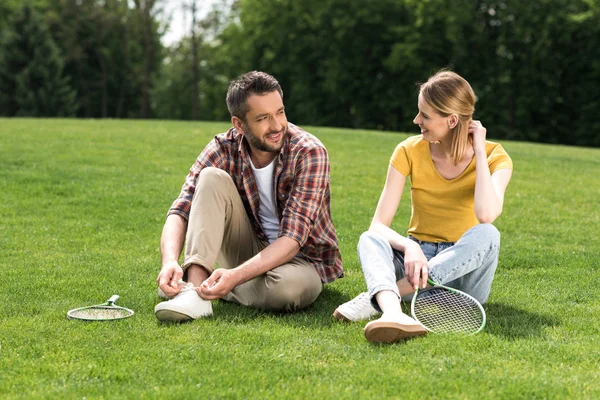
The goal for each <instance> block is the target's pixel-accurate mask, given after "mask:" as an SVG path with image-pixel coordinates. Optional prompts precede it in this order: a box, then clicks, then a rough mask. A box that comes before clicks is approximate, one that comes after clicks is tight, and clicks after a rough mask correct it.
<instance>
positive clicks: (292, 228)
mask: <svg viewBox="0 0 600 400" xmlns="http://www.w3.org/2000/svg"><path fill="white" fill-rule="evenodd" d="M288 130H289V135H288V136H287V137H286V139H285V142H284V144H283V147H282V149H281V151H280V152H279V154H278V156H277V158H276V161H275V162H276V164H275V173H274V176H273V179H274V182H275V183H276V186H275V187H276V193H275V197H276V200H277V214H278V217H279V220H280V225H279V236H287V237H289V238H292V239H294V240H295V241H297V242H298V244H299V245H300V256H302V257H304V258H306V259H307V260H309V261H310V262H312V264H313V265H314V267H315V269H316V270H317V272H318V273H319V276H320V277H321V280H322V281H323V282H324V283H330V282H333V281H334V280H336V279H337V278H340V277H342V276H343V275H344V270H343V268H342V258H341V256H340V251H339V248H338V243H337V236H336V233H335V228H334V226H333V221H332V220H331V212H330V208H329V205H330V193H329V158H328V156H327V150H326V149H325V147H324V146H323V144H322V143H321V142H320V141H319V139H317V138H316V137H314V136H313V135H311V134H310V133H308V132H305V131H304V130H302V129H301V128H299V127H297V126H295V125H293V124H291V123H288ZM244 143H246V140H245V139H244V137H243V135H241V134H239V133H238V132H237V131H236V130H235V128H231V129H229V131H227V132H226V133H222V134H220V135H217V136H215V137H214V139H213V140H212V141H211V142H210V143H209V144H208V145H207V146H206V147H205V148H204V150H203V151H202V153H201V154H200V155H199V156H198V159H197V160H196V162H195V163H194V165H193V166H192V168H191V169H190V173H189V175H188V176H187V178H186V180H185V183H184V184H183V187H182V188H181V193H180V194H179V197H178V198H177V199H176V200H175V202H174V203H173V205H172V206H171V208H170V209H169V215H171V214H177V215H180V216H181V217H183V218H185V219H186V220H187V219H188V218H189V213H190V207H191V205H192V198H193V197H194V191H195V189H196V181H197V179H198V175H199V174H200V171H201V170H202V169H203V168H205V167H216V168H219V169H222V170H224V171H226V172H227V173H228V174H229V175H230V176H231V178H232V179H233V182H234V183H235V185H236V187H237V189H238V192H239V193H240V197H241V199H242V202H243V203H244V207H245V208H246V213H247V214H248V216H249V218H250V221H251V223H252V226H253V227H254V231H255V232H256V233H257V234H258V236H259V238H261V239H262V240H264V241H267V237H266V235H265V233H264V231H263V228H262V225H261V224H260V222H259V221H260V219H259V217H258V209H259V206H260V197H259V194H258V187H257V186H256V181H255V179H254V174H253V173H252V167H251V166H250V161H249V160H250V154H249V153H248V148H247V144H244Z"/></svg>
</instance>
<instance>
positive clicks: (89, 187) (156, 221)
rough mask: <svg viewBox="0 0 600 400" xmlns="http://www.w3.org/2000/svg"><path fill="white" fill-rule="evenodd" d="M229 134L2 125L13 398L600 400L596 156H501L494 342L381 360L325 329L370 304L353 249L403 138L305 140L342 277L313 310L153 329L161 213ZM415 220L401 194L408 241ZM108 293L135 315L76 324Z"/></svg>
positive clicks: (1, 232) (5, 294)
mask: <svg viewBox="0 0 600 400" xmlns="http://www.w3.org/2000/svg"><path fill="white" fill-rule="evenodd" d="M227 127H228V125H227V124H222V123H188V122H161V121H151V122H150V121H105V120H102V121H78V120H28V119H21V120H19V119H14V120H7V119H0V274H1V275H0V278H1V279H0V371H1V372H0V376H1V379H0V398H2V399H17V398H28V399H30V398H61V399H62V398H65V399H71V398H94V399H98V398H107V399H108V398H110V399H115V398H130V399H137V398H160V399H165V398H243V399H257V398H273V399H278V398H297V399H306V398H335V399H337V398H341V399H345V398H348V399H355V398H379V399H382V398H396V399H413V398H414V399H416V398H455V399H480V398H509V399H514V398H522V399H533V398H553V399H563V398H577V399H581V398H588V399H593V398H600V372H599V368H598V360H599V359H600V350H599V347H598V342H599V341H600V318H599V315H600V291H599V289H598V286H599V285H598V281H599V278H598V266H599V263H600V262H599V258H600V241H598V229H599V228H598V227H599V226H600V210H599V204H600V203H599V200H598V199H599V198H600V178H599V177H600V150H599V149H587V148H575V147H561V146H547V145H539V144H530V143H516V142H503V145H504V146H505V148H506V149H507V151H508V152H509V153H510V155H511V156H512V158H513V161H514V166H515V170H514V173H513V179H512V182H511V184H510V185H509V188H508V190H507V193H506V201H505V208H504V213H503V215H502V216H501V217H500V218H499V219H498V220H497V222H496V226H497V227H498V228H499V229H500V231H501V232H502V234H503V237H502V241H503V245H502V250H501V256H500V257H501V259H500V265H499V268H498V272H497V275H496V280H495V282H494V286H493V288H492V295H491V297H490V300H489V302H488V304H487V305H486V310H487V313H488V325H487V327H486V329H485V331H484V332H483V333H481V334H479V335H476V336H473V337H467V338H461V337H451V336H435V335H429V336H427V337H425V338H420V339H417V340H412V341H409V342H407V343H400V344H395V345H387V346H381V345H372V344H369V343H367V342H366V341H365V339H364V337H363V333H362V328H363V326H364V322H362V323H360V322H357V323H350V324H344V323H339V322H337V321H334V320H333V319H332V317H331V313H332V311H333V310H334V309H335V307H336V306H337V305H338V304H340V303H342V302H344V301H347V300H349V299H350V298H352V297H354V296H355V295H356V294H358V293H359V292H361V291H362V290H364V288H365V284H364V280H363V277H362V272H361V270H360V265H359V264H358V261H357V256H356V251H355V248H356V243H357V240H358V237H359V235H360V233H362V232H363V231H364V230H366V229H367V227H368V225H369V222H370V219H371V217H372V214H373V211H374V209H375V205H376V203H377V199H378V197H379V193H380V191H381V188H382V185H383V182H384V178H385V172H386V170H387V163H388V160H389V157H390V155H391V153H392V151H393V149H394V147H395V146H396V144H397V143H399V142H400V141H401V140H402V139H403V138H405V137H406V136H407V135H405V134H397V133H384V132H366V131H351V130H342V129H333V128H308V127H307V129H308V130H309V131H310V132H312V133H314V134H316V135H317V136H319V137H320V138H321V140H322V141H323V143H324V144H325V145H326V146H327V148H328V149H329V153H330V158H331V164H332V199H333V201H332V213H333V219H334V222H335V224H336V227H337V232H338V236H339V241H340V246H341V250H342V255H343V257H344V266H345V270H346V277H345V278H344V279H340V280H338V281H336V282H334V283H333V284H331V285H327V286H326V288H325V290H324V292H323V294H322V295H321V296H320V297H319V299H318V300H317V302H316V303H315V304H314V305H313V306H311V307H310V308H308V309H306V310H304V311H302V312H299V313H296V314H273V313H263V312H259V311H256V310H253V309H249V308H244V307H240V306H236V305H233V304H227V303H224V302H215V303H214V313H215V316H214V317H212V318H209V319H205V320H199V321H195V322H193V323H188V324H182V325H161V324H159V323H158V322H157V320H156V319H155V317H154V315H153V308H154V305H155V304H157V303H158V301H159V299H158V298H157V297H156V289H155V287H156V285H155V283H154V281H155V278H156V274H157V272H158V269H159V236H160V232H161V229H162V224H163V222H164V217H165V214H166V211H167V209H168V207H169V206H170V204H171V202H172V200H173V199H174V198H175V197H176V196H177V194H178V192H179V188H180V187H181V184H182V183H183V179H184V177H185V175H186V174H187V171H188V169H189V167H190V166H191V164H192V163H193V162H194V160H195V158H196V156H197V155H198V153H199V152H200V151H201V149H202V148H203V147H204V145H205V144H206V143H207V141H208V140H209V139H210V138H211V137H212V136H213V135H214V134H216V133H219V132H222V131H224V130H226V129H227ZM491 136H492V137H493V133H492V134H491ZM409 216H410V204H409V201H408V192H405V197H404V201H403V202H402V203H401V207H400V209H399V211H398V215H397V217H396V219H395V221H394V227H395V229H397V230H398V231H400V232H405V231H406V227H407V224H408V219H409ZM115 293H117V294H119V295H120V296H121V300H120V301H119V303H118V304H120V305H123V306H126V307H129V308H132V309H133V310H135V311H136V314H135V316H134V317H132V318H130V319H127V320H123V321H117V322H105V323H84V322H79V321H70V320H67V318H66V312H67V310H69V309H71V308H75V307H79V306H83V305H88V304H94V303H98V302H103V301H105V300H106V299H107V298H108V297H110V296H111V295H112V294H115Z"/></svg>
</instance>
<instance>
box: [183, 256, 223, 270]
mask: <svg viewBox="0 0 600 400" xmlns="http://www.w3.org/2000/svg"><path fill="white" fill-rule="evenodd" d="M190 265H200V266H201V267H202V268H204V269H205V270H206V271H208V273H209V274H212V273H213V271H214V270H215V266H214V264H211V263H209V262H208V261H207V260H206V259H204V258H202V257H200V256H191V257H190V258H188V259H187V260H185V262H184V263H183V264H181V268H182V269H183V272H184V273H185V271H186V270H187V269H188V268H189V267H190Z"/></svg>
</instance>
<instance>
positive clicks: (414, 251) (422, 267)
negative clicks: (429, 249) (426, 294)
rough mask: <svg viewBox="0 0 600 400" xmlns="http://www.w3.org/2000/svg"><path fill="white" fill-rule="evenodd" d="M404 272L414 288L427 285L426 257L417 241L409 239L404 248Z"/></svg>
mask: <svg viewBox="0 0 600 400" xmlns="http://www.w3.org/2000/svg"><path fill="white" fill-rule="evenodd" d="M404 273H405V274H406V279H407V280H408V283H410V285H411V287H413V288H414V289H415V290H417V289H418V288H419V284H420V285H421V288H425V287H426V286H427V277H428V276H429V269H428V267H427V257H425V254H423V250H421V246H419V244H418V243H416V242H413V241H412V240H409V241H408V243H407V244H406V247H405V250H404Z"/></svg>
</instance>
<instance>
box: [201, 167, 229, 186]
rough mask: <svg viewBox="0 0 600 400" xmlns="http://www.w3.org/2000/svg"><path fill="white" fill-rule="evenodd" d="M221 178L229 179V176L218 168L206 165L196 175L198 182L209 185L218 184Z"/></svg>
mask: <svg viewBox="0 0 600 400" xmlns="http://www.w3.org/2000/svg"><path fill="white" fill-rule="evenodd" d="M223 180H231V176H229V174H228V173H227V172H225V171H223V170H222V169H220V168H215V167H206V168H203V169H202V171H200V174H199V175H198V184H200V183H206V184H207V185H209V186H211V187H214V186H215V185H218V184H219V183H220V182H223Z"/></svg>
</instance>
